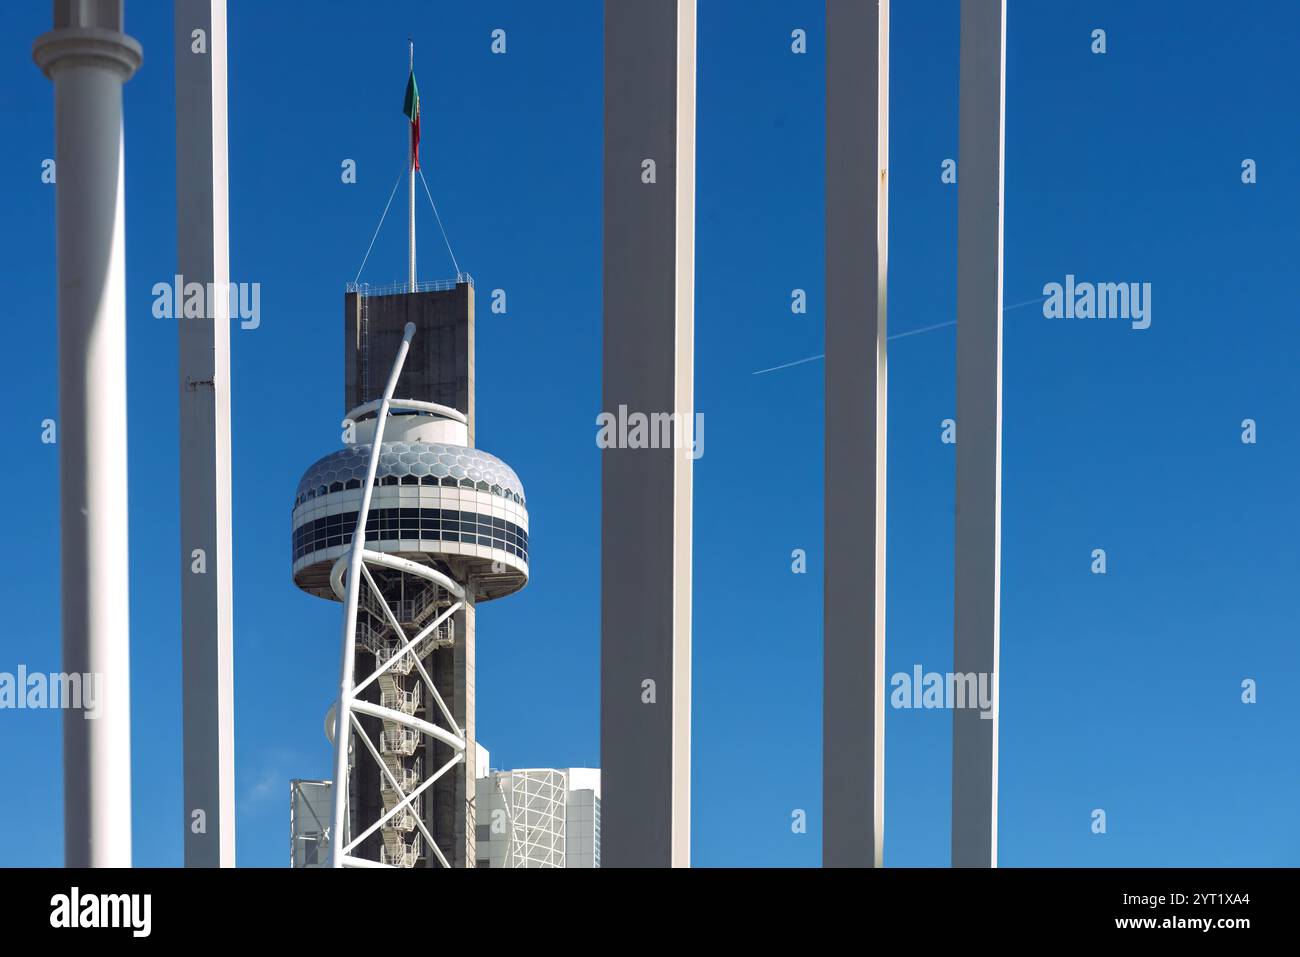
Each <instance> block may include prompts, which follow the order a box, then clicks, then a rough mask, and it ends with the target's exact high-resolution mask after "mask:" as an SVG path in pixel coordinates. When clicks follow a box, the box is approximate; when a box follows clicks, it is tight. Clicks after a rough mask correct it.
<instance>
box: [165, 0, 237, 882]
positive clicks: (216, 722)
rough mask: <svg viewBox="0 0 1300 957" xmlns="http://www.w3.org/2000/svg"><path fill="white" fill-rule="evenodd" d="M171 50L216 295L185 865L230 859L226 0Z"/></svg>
mask: <svg viewBox="0 0 1300 957" xmlns="http://www.w3.org/2000/svg"><path fill="white" fill-rule="evenodd" d="M175 52H176V258H177V266H176V269H177V272H178V273H179V274H180V275H181V277H182V282H183V283H185V284H189V283H201V284H202V285H203V287H204V288H205V289H207V288H211V289H213V290H214V291H216V292H217V293H218V294H217V295H215V296H213V297H211V299H210V300H209V301H208V308H209V310H210V312H209V313H208V315H207V317H205V318H182V317H181V313H180V310H179V308H178V309H177V315H178V318H177V322H178V324H179V326H180V331H179V340H180V353H179V378H180V454H181V458H180V477H181V489H180V492H181V496H180V499H181V522H180V526H181V540H180V550H181V555H180V558H181V563H180V574H181V643H182V679H183V683H182V688H183V695H184V705H183V708H184V738H185V754H184V768H185V772H184V773H185V817H184V828H185V866H186V867H234V865H235V742H234V690H233V687H234V663H233V650H232V627H231V618H232V614H233V608H232V601H231V564H232V560H231V518H230V303H229V300H228V298H227V296H226V295H224V291H225V290H226V289H228V288H229V282H230V254H229V230H228V195H227V155H226V0H175ZM209 283H211V284H212V286H210V287H209V286H208V284H209Z"/></svg>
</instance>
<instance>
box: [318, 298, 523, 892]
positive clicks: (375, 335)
mask: <svg viewBox="0 0 1300 957" xmlns="http://www.w3.org/2000/svg"><path fill="white" fill-rule="evenodd" d="M344 306H345V309H344V311H345V317H344V339H345V350H344V399H345V401H344V406H345V409H346V417H345V419H346V421H348V422H349V423H351V425H350V426H349V427H350V428H351V429H353V430H354V435H352V436H350V437H352V438H353V439H354V441H353V442H351V443H349V444H346V445H345V447H344V448H342V449H340V450H339V451H337V452H334V453H332V454H330V455H327V456H325V458H323V459H321V460H320V461H318V462H317V463H316V464H315V465H313V466H312V467H311V468H309V469H308V470H307V473H306V474H305V475H304V476H303V478H302V481H301V482H300V483H299V485H298V492H297V496H296V497H295V499H294V504H293V579H294V583H295V584H296V585H297V586H298V587H299V588H301V589H303V590H304V591H306V592H309V593H311V594H314V595H319V596H321V597H325V598H333V599H340V600H346V599H347V591H348V587H349V584H350V582H348V581H347V578H348V574H349V559H350V558H351V557H352V554H351V552H352V542H353V538H354V531H355V530H356V529H357V528H358V527H359V526H360V524H361V523H362V522H364V523H365V529H366V532H365V540H364V550H363V552H362V557H361V568H360V571H361V576H360V578H359V579H358V581H357V583H356V584H357V589H358V592H359V594H358V595H357V598H356V608H355V625H354V627H352V628H351V629H347V628H346V627H345V632H346V633H347V634H348V635H350V638H345V640H346V641H348V642H350V644H351V647H350V648H345V651H344V653H345V656H346V655H348V654H351V655H352V656H353V669H354V673H353V676H352V677H350V678H349V677H347V676H346V675H345V681H344V686H345V694H344V696H345V697H351V708H350V711H351V718H352V719H354V720H355V724H352V723H351V721H349V722H348V723H346V724H344V726H343V727H342V728H341V729H336V731H335V735H336V738H337V735H338V734H339V733H340V730H341V731H342V732H344V733H347V732H349V731H350V732H351V733H350V734H348V735H347V736H348V737H350V738H351V747H350V754H349V757H348V759H347V784H346V787H345V789H344V793H343V796H344V798H345V800H346V807H347V817H346V824H345V833H346V835H347V836H346V837H345V838H344V840H343V841H342V842H341V843H336V846H335V850H336V851H338V852H339V854H340V859H341V863H342V864H345V865H363V864H365V863H367V862H377V863H381V864H388V865H394V866H400V867H414V866H429V867H436V866H447V867H472V866H474V862H475V860H476V855H475V848H474V838H475V815H474V768H473V762H472V761H467V760H466V755H467V754H469V755H472V754H473V753H474V653H475V612H476V608H477V606H478V605H479V604H480V603H482V602H485V601H490V600H491V599H494V598H499V597H501V596H503V595H508V594H511V593H512V592H515V591H518V590H519V589H520V588H522V587H523V586H524V584H525V583H526V582H527V580H528V512H527V507H526V503H525V499H524V489H523V485H522V484H521V483H520V481H519V478H518V476H516V475H515V473H514V471H513V470H511V468H510V467H509V466H508V465H506V464H505V463H504V462H502V461H501V460H500V459H498V458H496V457H495V456H492V455H489V454H488V453H487V452H483V451H481V450H479V449H476V448H474V442H473V435H474V419H473V409H474V289H473V281H472V280H471V279H470V277H469V276H467V275H464V274H462V275H461V276H459V277H458V278H457V280H455V281H450V282H432V283H420V284H417V285H415V286H414V287H412V286H410V285H408V284H402V285H400V286H393V287H387V288H383V289H370V288H368V287H366V286H358V285H355V284H354V285H351V286H349V287H348V291H347V293H346V295H345V298H344ZM395 358H396V360H397V361H396V364H394V359H395ZM385 379H386V380H387V387H384V386H383V385H382V383H383V381H384V380H385ZM394 395H398V396H400V398H393V396H394ZM381 427H382V428H383V430H384V431H383V434H382V435H379V436H378V439H379V444H378V450H377V454H376V448H375V440H376V438H377V436H376V432H377V429H379V428H381ZM368 476H369V492H370V496H369V501H363V498H364V497H365V495H364V493H365V492H366V491H367V485H368V482H367V479H368ZM346 669H347V662H346V661H345V671H346ZM349 685H350V686H351V690H350V691H348V690H347V686H349ZM343 710H348V709H343ZM339 713H342V712H341V711H340V712H339ZM339 723H340V724H343V722H339ZM336 746H337V745H336ZM341 779H342V775H338V776H336V780H341ZM338 790H339V789H338V786H337V784H336V792H337V791H338ZM408 799H409V800H408ZM404 802H405V803H404ZM352 844H355V846H351V847H349V845H352Z"/></svg>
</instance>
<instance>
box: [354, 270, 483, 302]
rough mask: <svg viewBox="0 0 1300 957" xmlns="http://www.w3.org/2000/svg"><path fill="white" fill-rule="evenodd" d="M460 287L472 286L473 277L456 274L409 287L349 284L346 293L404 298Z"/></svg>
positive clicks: (383, 284) (401, 285)
mask: <svg viewBox="0 0 1300 957" xmlns="http://www.w3.org/2000/svg"><path fill="white" fill-rule="evenodd" d="M460 285H469V286H473V285H474V277H473V276H471V275H470V274H469V273H467V272H462V273H457V274H456V278H455V279H430V280H427V281H425V282H417V283H415V285H411V283H409V282H390V283H381V284H379V285H373V284H371V283H368V282H350V283H348V284H347V290H346V291H347V292H359V293H361V295H363V296H405V295H407V294H408V293H413V292H446V291H447V290H448V289H455V288H456V287H457V286H460Z"/></svg>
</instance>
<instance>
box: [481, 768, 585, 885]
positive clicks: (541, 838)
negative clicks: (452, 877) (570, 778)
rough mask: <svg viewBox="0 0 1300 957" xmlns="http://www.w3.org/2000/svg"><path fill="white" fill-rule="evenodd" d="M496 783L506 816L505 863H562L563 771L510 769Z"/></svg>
mask: <svg viewBox="0 0 1300 957" xmlns="http://www.w3.org/2000/svg"><path fill="white" fill-rule="evenodd" d="M506 778H508V779H509V782H510V783H509V786H508V787H507V786H506V784H505V781H504V780H503V779H506ZM497 787H498V788H499V789H500V791H501V797H502V799H503V801H504V802H505V806H506V817H507V818H509V820H510V849H509V851H508V856H507V858H506V860H507V866H509V867H564V866H565V865H564V844H565V833H564V821H565V811H566V801H567V794H568V786H567V775H566V774H565V773H564V772H563V771H556V770H552V769H550V768H545V769H541V770H519V771H511V772H510V773H509V774H508V775H501V777H499V778H498V779H497Z"/></svg>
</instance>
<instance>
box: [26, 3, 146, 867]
mask: <svg viewBox="0 0 1300 957" xmlns="http://www.w3.org/2000/svg"><path fill="white" fill-rule="evenodd" d="M33 57H34V58H35V60H36V63H37V65H39V66H40V68H41V69H42V70H43V71H44V73H45V75H46V76H48V77H49V78H50V79H51V80H53V81H54V112H55V121H54V126H55V152H54V155H55V168H56V171H57V182H58V185H57V191H58V192H57V200H56V214H55V215H56V220H57V240H56V246H57V251H58V315H59V432H60V435H59V479H60V522H61V528H62V536H61V542H62V566H63V567H62V574H63V670H64V671H65V672H76V673H80V674H83V675H90V676H92V677H91V678H90V680H92V681H94V682H95V683H96V687H97V690H98V691H99V696H100V699H101V701H102V706H101V709H100V710H101V713H100V716H99V717H98V718H96V719H87V717H86V715H85V713H84V712H82V711H75V710H66V711H64V714H63V775H64V859H65V861H66V863H67V864H68V866H70V867H129V866H131V695H130V670H131V660H130V614H129V608H128V603H127V600H128V592H129V589H128V574H127V567H128V549H127V457H126V456H127V445H126V289H125V273H126V250H125V235H124V234H125V226H124V220H125V198H124V197H125V192H124V188H123V182H122V177H123V170H124V163H123V148H122V84H123V83H124V82H126V80H128V79H130V77H131V76H132V74H133V73H134V72H135V70H136V69H137V68H138V67H139V66H140V61H141V58H142V53H141V50H140V44H138V43H137V42H136V41H135V40H133V39H132V38H131V37H128V36H126V35H124V34H123V33H122V3H121V0H103V2H100V3H97V4H89V3H80V2H76V0H55V3H54V29H53V30H52V31H51V32H50V33H46V34H44V35H42V36H41V37H39V38H38V39H37V40H36V42H35V45H34V47H33Z"/></svg>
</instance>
